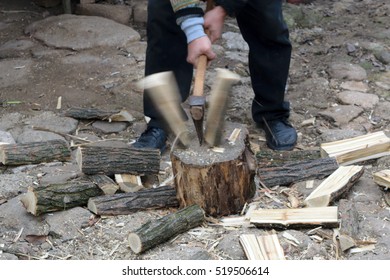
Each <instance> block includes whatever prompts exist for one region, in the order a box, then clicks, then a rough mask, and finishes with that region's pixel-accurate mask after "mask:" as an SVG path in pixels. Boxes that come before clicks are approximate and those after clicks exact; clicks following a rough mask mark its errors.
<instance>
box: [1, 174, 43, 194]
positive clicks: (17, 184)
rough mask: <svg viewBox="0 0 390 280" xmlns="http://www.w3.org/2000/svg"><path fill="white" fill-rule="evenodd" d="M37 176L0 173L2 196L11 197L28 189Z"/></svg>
mask: <svg viewBox="0 0 390 280" xmlns="http://www.w3.org/2000/svg"><path fill="white" fill-rule="evenodd" d="M35 179H36V178H35V177H33V176H29V175H26V174H25V173H19V174H1V175H0V197H2V198H5V199H11V198H14V197H16V196H18V195H19V194H21V193H24V192H26V191H27V187H28V186H32V185H33V181H34V180H35Z"/></svg>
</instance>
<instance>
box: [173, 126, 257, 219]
mask: <svg viewBox="0 0 390 280" xmlns="http://www.w3.org/2000/svg"><path fill="white" fill-rule="evenodd" d="M235 128H239V129H240V133H239V136H238V137H237V138H236V140H235V142H234V143H229V142H228V141H227V140H226V139H228V138H229V136H230V134H231V133H232V132H233V130H234V129H235ZM222 135H223V137H222V139H223V141H222V142H221V145H220V146H219V148H223V152H215V151H214V150H213V149H209V148H208V147H207V146H206V145H204V146H199V142H197V141H198V140H197V139H196V137H193V140H192V142H191V144H190V145H189V148H187V149H184V150H181V149H176V150H174V151H173V152H172V153H171V161H172V169H173V175H174V182H175V187H176V191H177V198H178V200H179V204H180V207H181V208H184V207H187V206H188V205H192V204H197V205H199V206H200V207H202V208H203V209H204V211H205V213H206V214H208V215H211V216H224V215H230V214H237V213H239V212H240V211H241V210H242V208H243V206H244V205H245V203H246V202H247V201H248V200H249V199H250V198H252V197H253V195H254V192H255V186H254V183H253V176H254V172H253V170H252V169H251V163H252V162H253V158H249V157H251V156H252V157H253V153H248V150H250V149H249V141H248V130H247V129H246V127H245V126H244V125H242V124H237V123H226V124H225V128H224V130H223V131H222Z"/></svg>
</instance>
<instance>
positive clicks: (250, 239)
mask: <svg viewBox="0 0 390 280" xmlns="http://www.w3.org/2000/svg"><path fill="white" fill-rule="evenodd" d="M240 243H241V245H242V247H243V248H244V251H245V255H246V256H247V258H248V260H285V259H286V258H285V256H284V252H283V248H282V246H281V245H280V243H279V239H278V236H277V235H276V234H267V235H261V236H256V235H254V234H242V235H240Z"/></svg>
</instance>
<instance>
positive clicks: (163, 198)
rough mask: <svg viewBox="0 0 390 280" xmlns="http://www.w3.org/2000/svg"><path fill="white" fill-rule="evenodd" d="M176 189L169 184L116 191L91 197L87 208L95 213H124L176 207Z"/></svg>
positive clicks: (106, 214) (177, 204)
mask: <svg viewBox="0 0 390 280" xmlns="http://www.w3.org/2000/svg"><path fill="white" fill-rule="evenodd" d="M178 206H179V203H178V201H177V199H176V191H175V189H174V188H172V187H170V186H164V187H160V188H155V189H145V190H140V191H138V192H133V193H117V194H114V195H103V196H97V197H92V198H91V199H89V201H88V209H89V210H90V211H91V212H92V213H95V214H96V215H104V216H109V215H126V214H130V213H134V212H137V211H142V210H147V209H158V208H168V207H178Z"/></svg>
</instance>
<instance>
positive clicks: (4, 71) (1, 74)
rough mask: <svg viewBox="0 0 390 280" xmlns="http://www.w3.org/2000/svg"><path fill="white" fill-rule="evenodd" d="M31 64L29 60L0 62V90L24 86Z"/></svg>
mask: <svg viewBox="0 0 390 280" xmlns="http://www.w3.org/2000/svg"><path fill="white" fill-rule="evenodd" d="M32 64H33V63H32V60H30V59H15V60H0V88H5V87H9V86H15V85H16V86H17V85H26V84H27V83H28V77H29V74H30V71H31V67H32ZM18 101H20V100H18ZM21 101H22V100H21Z"/></svg>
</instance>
